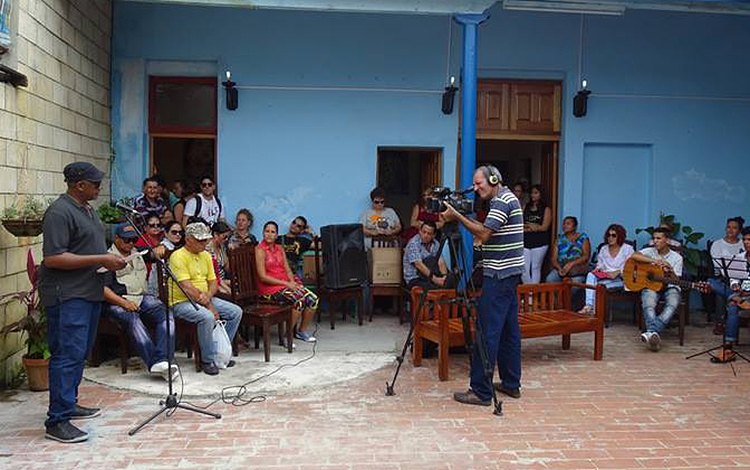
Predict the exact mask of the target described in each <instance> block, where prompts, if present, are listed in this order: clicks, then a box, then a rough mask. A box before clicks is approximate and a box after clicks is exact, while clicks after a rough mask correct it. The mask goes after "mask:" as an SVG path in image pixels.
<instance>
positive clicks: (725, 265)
mask: <svg viewBox="0 0 750 470" xmlns="http://www.w3.org/2000/svg"><path fill="white" fill-rule="evenodd" d="M736 257H737V255H734V256H732V258H731V259H730V260H729V262H727V260H726V259H725V258H724V257H719V258H711V260H712V261H714V262H716V261H718V262H719V264H720V265H721V266H720V269H721V275H722V276H723V277H724V279H725V280H726V281H725V282H729V281H731V279H732V278H731V276H730V275H729V271H738V272H743V273H748V274H750V265H748V266H747V267H746V268H745V269H741V268H736V267H731V266H732V263H733V262H734V259H735V258H736ZM747 263H748V261H747V260H745V264H746V265H747ZM727 301H729V299H728V298H727ZM728 308H729V306H728V304H727V303H726V302H725V304H724V324H725V327H724V333H723V334H722V338H721V344H720V345H718V346H714V347H712V348H708V349H706V350H704V351H700V352H697V353H695V354H691V355H690V356H687V357H686V358H685V359H692V358H694V357H698V356H702V355H703V354H708V355H709V356H711V357H712V358H715V359H718V358H717V356H715V355H714V354H712V353H713V352H714V351H716V350H717V349H722V348H723V347H724V345H725V344H726V337H727V330H726V318H727V311H728ZM732 352H734V354H735V355H737V356H739V357H740V358H741V359H743V360H744V361H746V362H748V363H750V359H748V358H747V357H745V356H743V355H742V354H740V353H739V352H737V351H734V350H732ZM729 365H730V366H731V368H732V373H734V376H735V377H736V376H737V371H736V370H735V369H734V364H732V363H731V362H730V363H729Z"/></svg>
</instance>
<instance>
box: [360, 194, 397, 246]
mask: <svg viewBox="0 0 750 470" xmlns="http://www.w3.org/2000/svg"><path fill="white" fill-rule="evenodd" d="M370 200H371V201H372V208H371V209H368V210H366V211H364V212H363V213H362V217H360V221H361V222H362V226H363V228H364V232H365V248H371V247H372V237H376V236H378V235H398V234H399V232H401V221H400V220H399V218H398V214H396V211H394V210H393V209H391V208H390V207H385V191H383V190H382V189H381V188H375V189H373V190H372V191H371V192H370Z"/></svg>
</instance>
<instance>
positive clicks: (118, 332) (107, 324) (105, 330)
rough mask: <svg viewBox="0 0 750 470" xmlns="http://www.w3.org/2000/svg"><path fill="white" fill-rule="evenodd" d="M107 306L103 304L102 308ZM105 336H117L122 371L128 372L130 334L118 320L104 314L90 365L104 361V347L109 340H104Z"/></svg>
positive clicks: (93, 365) (97, 331)
mask: <svg viewBox="0 0 750 470" xmlns="http://www.w3.org/2000/svg"><path fill="white" fill-rule="evenodd" d="M105 308H107V306H106V305H104V306H102V309H105ZM105 337H108V338H111V337H115V338H117V342H118V353H119V356H120V372H121V373H123V374H127V373H128V359H129V358H130V338H128V334H127V333H126V332H125V330H124V329H123V328H122V327H121V326H120V324H119V323H117V321H116V320H114V319H112V318H110V317H108V316H104V315H102V316H101V317H100V318H99V325H98V327H97V330H96V338H95V339H94V346H93V347H92V348H91V355H90V356H89V365H90V366H91V367H99V366H100V365H101V363H102V362H104V355H103V351H102V349H103V347H104V344H107V341H106V340H104V338H105Z"/></svg>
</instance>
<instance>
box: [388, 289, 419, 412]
mask: <svg viewBox="0 0 750 470" xmlns="http://www.w3.org/2000/svg"><path fill="white" fill-rule="evenodd" d="M426 297H427V291H426V290H423V291H422V295H420V296H419V306H418V307H417V310H415V311H416V312H417V316H418V315H419V313H420V312H421V311H422V307H424V301H425V298H426ZM416 325H417V319H416V318H412V322H411V326H409V333H408V334H407V335H406V341H405V342H404V347H403V349H402V350H401V355H400V356H398V357H396V361H397V362H398V365H397V366H396V372H395V373H394V374H393V379H392V380H391V383H390V384H389V383H388V382H386V383H385V394H386V395H387V396H389V397H390V396H393V395H394V394H395V392H394V391H393V386H394V385H395V384H396V379H397V378H398V373H399V372H400V371H401V364H403V363H404V357H406V351H408V349H409V345H410V344H411V342H412V340H413V338H414V327H415V326H416Z"/></svg>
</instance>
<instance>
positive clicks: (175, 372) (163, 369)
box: [149, 361, 180, 380]
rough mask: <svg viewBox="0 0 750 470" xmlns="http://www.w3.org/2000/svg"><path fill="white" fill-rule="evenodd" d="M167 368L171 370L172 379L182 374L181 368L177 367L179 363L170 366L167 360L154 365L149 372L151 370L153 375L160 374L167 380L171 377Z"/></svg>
mask: <svg viewBox="0 0 750 470" xmlns="http://www.w3.org/2000/svg"><path fill="white" fill-rule="evenodd" d="M167 369H169V370H170V371H171V375H172V380H174V379H175V378H177V377H179V376H180V369H179V367H177V364H172V367H169V364H168V363H167V361H160V362H157V363H156V364H154V365H152V366H151V370H150V371H149V372H151V375H159V376H161V377H162V378H163V379H164V380H167V379H168V378H169V375H168V374H167Z"/></svg>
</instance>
